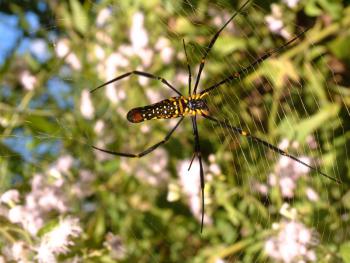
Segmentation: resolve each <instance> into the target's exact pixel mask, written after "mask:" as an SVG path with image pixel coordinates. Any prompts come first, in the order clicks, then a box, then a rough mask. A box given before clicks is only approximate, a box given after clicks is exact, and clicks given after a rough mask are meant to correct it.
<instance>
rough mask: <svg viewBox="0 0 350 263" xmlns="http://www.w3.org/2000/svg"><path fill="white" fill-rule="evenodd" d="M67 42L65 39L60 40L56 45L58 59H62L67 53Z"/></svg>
mask: <svg viewBox="0 0 350 263" xmlns="http://www.w3.org/2000/svg"><path fill="white" fill-rule="evenodd" d="M68 43H69V41H68V40H67V39H60V40H58V41H57V43H56V49H55V50H56V54H57V56H58V57H59V58H63V57H64V56H66V55H67V54H68V52H69V44H68Z"/></svg>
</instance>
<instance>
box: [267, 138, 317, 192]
mask: <svg viewBox="0 0 350 263" xmlns="http://www.w3.org/2000/svg"><path fill="white" fill-rule="evenodd" d="M280 145H282V146H286V147H287V145H289V142H288V141H286V140H283V142H282V143H281V144H280ZM298 159H299V160H300V161H302V162H304V163H306V164H310V162H311V161H310V158H309V157H306V156H301V157H298ZM309 172H310V168H309V167H307V166H305V165H303V164H301V163H299V162H297V161H295V160H293V159H291V158H289V157H287V156H281V157H280V158H279V161H278V163H277V164H276V166H275V172H274V173H272V174H270V176H269V184H270V185H271V186H275V185H276V184H277V182H279V187H280V188H281V193H282V196H283V197H288V198H292V197H293V196H294V191H295V189H296V187H297V181H298V179H299V178H300V177H301V176H303V175H306V174H308V173H309Z"/></svg>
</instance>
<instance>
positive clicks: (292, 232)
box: [265, 220, 316, 263]
mask: <svg viewBox="0 0 350 263" xmlns="http://www.w3.org/2000/svg"><path fill="white" fill-rule="evenodd" d="M276 231H277V233H276V235H275V236H271V237H270V238H269V239H268V240H266V242H265V252H266V254H267V255H268V256H270V257H271V258H273V259H275V260H278V261H282V262H286V263H290V262H301V260H308V261H315V260H316V256H315V252H314V251H313V250H312V249H311V248H310V247H311V245H312V243H313V241H312V231H311V230H310V229H308V228H307V227H305V226H304V225H303V224H302V223H300V222H297V221H294V220H291V221H282V222H281V223H279V224H278V226H277V229H276Z"/></svg>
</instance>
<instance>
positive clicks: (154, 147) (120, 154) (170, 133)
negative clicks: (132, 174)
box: [91, 117, 184, 158]
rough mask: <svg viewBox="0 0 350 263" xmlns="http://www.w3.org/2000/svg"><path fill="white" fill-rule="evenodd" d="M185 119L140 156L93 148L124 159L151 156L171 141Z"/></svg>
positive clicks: (139, 154)
mask: <svg viewBox="0 0 350 263" xmlns="http://www.w3.org/2000/svg"><path fill="white" fill-rule="evenodd" d="M183 119H184V117H181V119H180V120H179V121H178V122H177V123H176V125H175V126H174V127H173V128H172V129H171V131H170V132H169V133H168V134H167V135H166V136H165V138H164V139H163V140H161V141H160V142H157V143H155V144H154V145H152V146H151V147H148V148H147V149H146V150H144V151H142V152H140V153H138V154H134V153H122V152H114V151H110V150H105V149H101V148H98V147H96V146H93V145H91V147H92V148H94V149H95V150H98V151H101V152H105V153H108V154H112V155H117V156H123V157H128V158H141V157H143V156H145V155H147V154H149V153H150V152H153V151H154V150H155V149H157V148H158V147H159V146H160V145H162V144H164V143H166V142H167V141H168V140H169V139H170V137H171V135H172V134H173V132H174V131H175V130H176V129H177V127H178V126H179V125H180V123H181V122H182V121H183Z"/></svg>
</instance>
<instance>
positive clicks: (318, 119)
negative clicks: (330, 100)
mask: <svg viewBox="0 0 350 263" xmlns="http://www.w3.org/2000/svg"><path fill="white" fill-rule="evenodd" d="M339 110H340V106H339V105H337V104H329V105H325V106H323V107H322V108H321V109H320V111H319V112H318V113H316V114H315V115H313V116H310V117H309V118H307V119H304V120H302V121H300V122H299V123H297V124H295V125H293V127H294V128H293V129H290V128H289V129H288V130H287V131H288V132H287V134H286V136H287V138H290V139H295V140H297V141H299V142H303V141H305V139H306V137H307V136H308V135H309V134H311V133H313V132H314V131H315V130H317V129H319V128H320V127H322V126H323V125H324V124H325V123H328V121H330V120H331V119H333V118H337V116H338V114H339ZM280 130H281V131H282V129H280ZM295 135H296V138H295V137H294V136H295Z"/></svg>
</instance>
